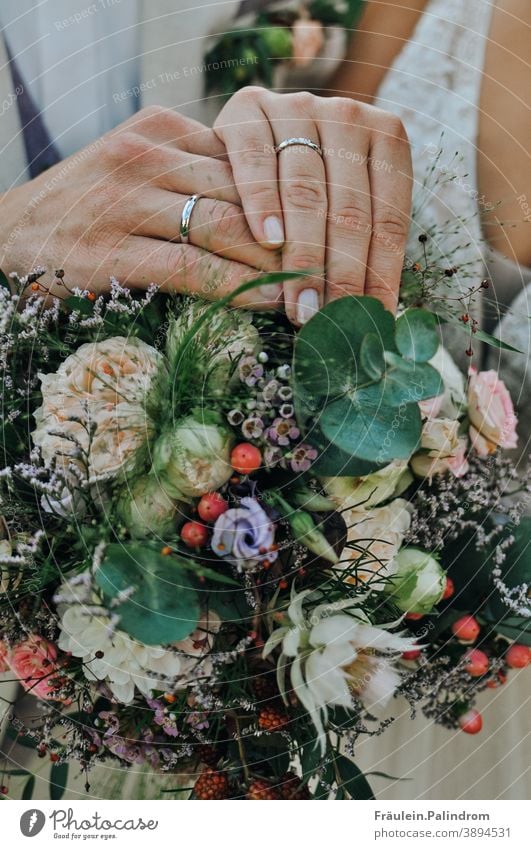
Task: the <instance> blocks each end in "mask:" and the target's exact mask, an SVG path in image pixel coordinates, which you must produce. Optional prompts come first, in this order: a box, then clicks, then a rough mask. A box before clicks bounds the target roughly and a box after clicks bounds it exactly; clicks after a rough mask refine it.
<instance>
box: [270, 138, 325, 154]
mask: <svg viewBox="0 0 531 849" xmlns="http://www.w3.org/2000/svg"><path fill="white" fill-rule="evenodd" d="M294 144H302V145H304V146H305V147H310V148H311V149H312V150H315V152H316V153H318V154H319V156H322V155H323V151H322V149H321V147H320V145H318V144H316V143H315V142H314V141H312V140H311V139H305V138H300V137H297V138H293V139H284V141H281V142H280V144H277V146H276V148H275V150H276V152H277V153H280V151H281V150H284V149H285V148H286V147H291V146H292V145H294Z"/></svg>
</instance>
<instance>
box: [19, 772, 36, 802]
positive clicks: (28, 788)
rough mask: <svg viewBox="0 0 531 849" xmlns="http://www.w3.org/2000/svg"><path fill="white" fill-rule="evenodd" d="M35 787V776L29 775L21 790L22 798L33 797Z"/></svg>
mask: <svg viewBox="0 0 531 849" xmlns="http://www.w3.org/2000/svg"><path fill="white" fill-rule="evenodd" d="M34 789H35V776H34V775H30V777H29V778H28V780H27V781H26V783H25V785H24V788H23V790H22V796H21V798H22V799H33V791H34Z"/></svg>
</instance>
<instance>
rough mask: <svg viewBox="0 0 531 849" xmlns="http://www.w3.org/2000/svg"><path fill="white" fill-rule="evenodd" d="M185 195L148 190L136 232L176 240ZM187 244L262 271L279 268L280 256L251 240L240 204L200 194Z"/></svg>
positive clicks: (139, 207) (143, 195)
mask: <svg viewBox="0 0 531 849" xmlns="http://www.w3.org/2000/svg"><path fill="white" fill-rule="evenodd" d="M187 199H188V198H187V197H186V196H184V195H181V194H176V193H174V192H163V191H157V190H156V189H148V190H147V191H144V192H143V194H142V197H141V199H140V197H139V201H140V200H141V202H140V203H139V204H138V205H137V207H136V208H137V209H139V210H141V212H140V219H141V220H139V222H138V224H137V226H136V227H135V229H134V230H133V231H132V232H133V233H134V234H136V235H142V236H150V237H152V238H155V239H167V240H173V241H179V229H180V223H181V216H182V213H183V209H184V205H185V203H186V201H187ZM188 238H189V243H190V244H192V245H195V246H196V247H199V248H203V249H204V250H207V251H210V252H211V253H215V254H219V255H220V256H223V257H225V259H232V260H234V261H236V262H239V263H242V264H244V265H248V266H251V267H252V268H256V269H260V270H262V271H280V268H281V260H280V256H279V255H278V254H277V253H274V252H273V251H267V250H266V249H265V248H263V247H262V246H261V245H259V244H258V243H257V242H255V240H254V239H253V236H252V233H251V231H250V230H249V226H248V224H247V220H246V218H245V215H244V213H243V209H242V207H241V206H236V205H235V204H231V203H225V202H224V201H220V200H212V199H210V198H208V197H206V196H205V197H200V198H199V200H198V201H197V202H196V204H195V206H194V208H193V211H192V215H191V218H190V225H189V234H188Z"/></svg>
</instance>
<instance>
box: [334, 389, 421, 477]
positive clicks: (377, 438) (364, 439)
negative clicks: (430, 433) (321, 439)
mask: <svg viewBox="0 0 531 849" xmlns="http://www.w3.org/2000/svg"><path fill="white" fill-rule="evenodd" d="M320 427H321V428H322V431H323V434H324V435H325V436H326V437H327V438H328V439H329V440H330V442H332V443H333V444H334V445H335V446H337V447H338V448H339V449H341V450H342V451H345V452H347V453H349V454H351V455H352V456H354V457H359V458H361V459H364V460H372V461H373V462H376V463H378V464H381V465H386V464H387V463H390V462H391V461H392V460H408V459H409V458H410V457H411V455H412V454H413V453H414V452H415V450H416V449H417V448H418V446H419V443H420V434H421V416H420V410H419V406H418V404H403V405H402V406H401V407H399V408H397V407H393V406H390V405H389V404H387V403H385V401H384V400H383V399H382V386H381V384H376V385H375V386H369V387H367V388H366V389H360V390H359V391H358V392H356V394H355V396H354V399H350V398H341V399H339V400H338V401H334V402H333V403H332V404H329V405H328V406H327V407H326V408H325V410H324V411H323V413H322V415H321V418H320Z"/></svg>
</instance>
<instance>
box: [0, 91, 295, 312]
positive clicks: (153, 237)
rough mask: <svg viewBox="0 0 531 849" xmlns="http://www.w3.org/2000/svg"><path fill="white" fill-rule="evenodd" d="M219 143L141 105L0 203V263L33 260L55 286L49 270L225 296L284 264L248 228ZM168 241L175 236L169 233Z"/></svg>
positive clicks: (272, 290) (85, 279) (261, 300)
mask: <svg viewBox="0 0 531 849" xmlns="http://www.w3.org/2000/svg"><path fill="white" fill-rule="evenodd" d="M224 154H225V151H224V147H223V145H222V143H221V142H220V141H219V139H217V137H216V136H215V134H214V133H213V131H212V130H211V129H207V128H205V127H203V126H202V125H201V124H198V123H197V122H195V121H191V120H189V119H187V118H184V117H183V116H181V115H179V114H177V113H176V112H174V111H172V110H168V109H162V108H148V109H144V110H142V111H141V112H139V113H137V114H136V115H135V116H133V117H132V118H130V119H129V120H128V121H126V122H125V123H124V124H122V125H120V126H119V127H118V128H117V129H115V130H114V131H113V132H111V133H109V134H108V135H106V136H104V137H103V138H102V139H99V140H98V141H96V142H94V143H93V144H92V145H89V146H88V147H87V148H85V149H84V150H82V151H80V152H79V153H77V154H75V155H73V156H72V157H70V158H69V159H67V160H65V161H64V162H60V163H59V164H58V165H56V166H54V167H53V168H51V169H50V170H48V171H46V172H45V173H43V174H42V175H40V176H39V177H38V178H37V179H35V180H32V181H30V182H29V183H26V184H24V185H22V186H20V187H17V188H14V189H12V190H10V191H8V192H6V193H5V194H4V195H3V196H2V198H1V200H0V210H1V216H0V267H2V268H3V270H4V271H5V272H6V273H8V272H11V271H16V272H18V273H19V274H26V273H28V272H29V271H31V270H32V269H33V268H34V267H35V266H36V265H43V266H45V267H46V268H47V270H48V272H49V274H48V277H45V278H41V282H43V280H44V283H45V285H47V286H48V287H51V290H50V291H51V293H52V294H58V295H61V294H62V291H61V284H60V283H59V281H58V280H55V281H53V282H52V280H53V271H54V269H56V268H64V269H65V271H66V275H65V280H67V281H68V283H69V285H70V286H78V287H80V288H90V289H92V290H94V291H96V292H102V291H105V290H106V289H107V288H108V286H109V278H110V276H111V275H114V276H115V277H117V278H118V279H119V280H120V282H123V283H127V284H128V285H130V286H132V287H139V288H146V287H147V286H148V285H149V284H150V283H151V282H152V281H155V282H156V283H158V284H160V285H162V286H163V288H164V289H166V290H174V291H181V292H184V291H186V292H191V293H196V294H200V295H202V296H203V297H208V298H216V297H221V296H223V295H225V294H227V293H228V292H230V291H232V290H233V289H235V288H236V287H237V286H239V285H240V284H241V283H242V282H244V281H245V280H248V279H252V278H253V277H256V276H257V272H256V269H261V270H265V271H274V270H279V269H280V258H279V256H278V255H277V254H275V253H272V252H271V251H269V250H266V249H265V248H264V247H261V246H260V245H258V244H257V243H256V242H255V240H254V239H253V237H252V235H251V232H250V230H249V228H248V226H247V223H246V219H245V216H244V215H243V212H242V208H241V201H240V198H239V195H238V192H237V191H236V189H235V187H234V180H233V177H232V172H231V168H230V165H229V164H228V162H227V161H226V157H225V155H224ZM192 194H200V195H203V196H204V197H201V198H200V199H199V200H198V202H197V203H196V205H195V207H194V209H193V213H192V216H191V219H190V232H189V242H188V244H178V243H177V242H178V240H179V228H180V222H181V213H182V211H183V207H184V204H185V202H186V200H187V199H188V197H189V196H190V195H192ZM172 240H173V241H172ZM281 296H282V288H281V287H280V286H265V287H264V288H263V289H260V288H257V289H253V290H251V291H250V292H248V293H246V294H245V295H243V296H242V297H241V298H240V299H239V300H238V301H236V303H237V304H239V305H241V306H253V307H255V308H259V307H270V306H272V305H274V304H275V303H276V302H277V300H279V299H280V298H281Z"/></svg>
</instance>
